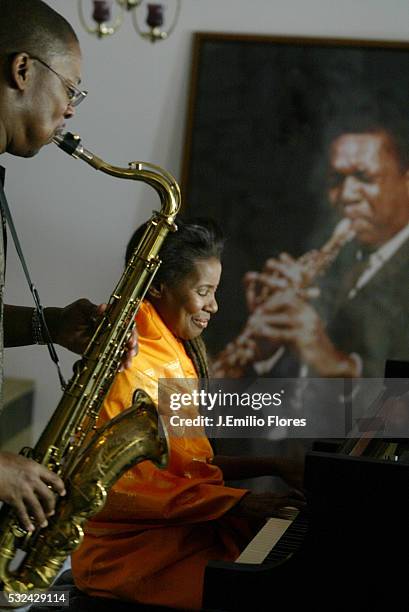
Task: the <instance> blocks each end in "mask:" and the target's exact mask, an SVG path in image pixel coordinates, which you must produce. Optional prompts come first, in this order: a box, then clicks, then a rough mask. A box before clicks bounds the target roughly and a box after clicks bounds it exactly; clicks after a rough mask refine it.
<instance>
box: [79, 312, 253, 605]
mask: <svg viewBox="0 0 409 612" xmlns="http://www.w3.org/2000/svg"><path fill="white" fill-rule="evenodd" d="M137 324H138V331H139V353H138V355H137V357H135V358H134V361H133V364H132V368H131V369H129V370H126V371H124V372H121V373H120V374H118V375H117V377H116V379H115V381H114V384H113V386H112V388H111V390H110V392H109V395H108V397H107V399H106V401H105V403H104V408H103V412H102V415H101V417H102V419H107V418H112V417H114V416H115V415H117V414H118V413H119V412H120V411H121V410H124V409H126V408H128V407H129V406H130V405H131V398H132V395H133V392H134V390H135V389H136V388H143V389H145V390H146V391H147V392H148V393H149V394H150V395H151V397H153V399H155V401H156V400H157V394H158V384H157V381H158V379H159V378H167V379H170V378H179V379H180V378H186V379H196V378H197V375H196V373H195V370H194V367H193V364H192V362H191V360H190V358H189V357H188V356H187V354H186V352H185V350H184V347H183V344H182V343H181V342H180V341H179V340H178V339H177V338H175V336H173V334H172V333H171V332H170V331H169V330H168V328H167V327H166V326H165V324H164V323H163V321H162V320H161V318H160V317H159V315H158V314H157V312H156V311H155V309H154V308H153V306H152V305H151V304H150V303H149V302H144V303H143V304H142V307H141V309H140V311H139V313H138V317H137ZM212 456H213V453H212V448H211V446H210V444H209V441H208V440H207V438H206V437H205V436H201V437H190V438H187V437H179V438H175V437H172V438H171V441H170V461H169V465H168V467H167V469H166V470H160V469H158V468H156V467H155V466H154V464H153V463H152V462H151V461H144V462H142V463H140V464H138V465H137V466H135V467H134V468H132V469H131V470H129V471H128V472H126V474H125V475H124V476H123V477H122V478H121V479H120V480H118V482H117V483H116V485H115V486H114V487H113V488H112V489H111V492H110V494H109V496H108V501H107V503H106V506H105V507H104V509H103V510H102V512H100V513H99V514H98V515H97V516H95V517H93V519H92V520H90V521H89V522H88V524H87V528H86V535H85V538H84V542H83V544H82V545H81V546H80V548H79V549H78V551H77V552H76V553H75V554H74V555H73V559H72V567H73V574H74V578H75V582H76V584H77V586H78V587H79V588H80V589H81V590H83V591H85V592H87V593H89V594H91V595H97V596H102V597H112V598H118V599H123V600H129V601H136V602H140V603H146V604H156V605H163V606H169V607H174V608H177V609H193V610H197V609H200V606H201V600H202V589H203V576H204V568H205V566H206V564H207V562H208V561H209V560H210V559H225V560H229V559H230V560H232V559H234V558H236V557H237V555H238V554H239V552H240V550H241V549H242V548H243V546H245V545H246V543H247V541H248V540H249V538H250V537H251V535H252V534H251V532H250V529H248V528H247V527H246V526H245V525H244V523H243V522H241V521H238V520H237V519H234V518H232V517H227V516H224V515H225V514H226V512H227V511H228V510H229V509H230V508H232V507H233V506H234V505H235V504H236V503H237V502H238V501H239V500H240V499H241V497H242V496H243V495H244V494H245V493H246V491H245V490H244V489H234V488H230V487H226V486H224V483H223V475H222V472H221V470H220V469H219V468H218V467H217V466H216V465H212V464H211V463H209V460H210V459H211V457H212Z"/></svg>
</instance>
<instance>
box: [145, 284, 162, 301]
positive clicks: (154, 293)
mask: <svg viewBox="0 0 409 612" xmlns="http://www.w3.org/2000/svg"><path fill="white" fill-rule="evenodd" d="M148 293H149V295H150V296H151V297H153V298H158V299H159V298H160V297H162V285H159V287H154V286H153V285H151V286H150V287H149V290H148Z"/></svg>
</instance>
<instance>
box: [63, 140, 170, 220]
mask: <svg viewBox="0 0 409 612" xmlns="http://www.w3.org/2000/svg"><path fill="white" fill-rule="evenodd" d="M53 142H54V143H55V144H56V145H57V146H58V147H59V148H60V149H62V150H63V151H64V152H65V153H67V154H68V155H71V156H72V157H74V158H75V159H81V160H82V161H84V162H85V163H87V164H89V165H90V166H92V167H93V168H94V169H95V170H100V171H101V172H104V173H105V174H109V175H110V176H113V177H115V178H121V179H128V180H134V181H142V182H144V183H148V184H149V185H150V186H151V187H152V188H153V189H155V191H156V192H157V193H158V195H159V198H160V201H161V215H162V216H165V217H166V218H167V219H168V221H169V223H173V221H174V217H175V216H176V214H177V213H178V211H179V209H180V206H181V194H180V188H179V185H178V183H177V181H176V179H175V178H174V177H173V175H172V174H171V173H170V172H168V171H167V170H165V169H164V168H161V167H160V166H157V165H155V164H150V163H148V162H142V161H133V162H130V163H129V164H128V168H122V167H119V166H113V165H111V164H108V163H107V162H105V161H104V160H103V159H101V158H100V157H98V156H97V155H95V154H94V153H92V152H91V151H89V150H88V149H85V148H84V146H83V144H82V141H81V138H80V136H78V135H77V134H72V133H71V132H65V133H63V132H59V133H57V134H55V136H54V138H53Z"/></svg>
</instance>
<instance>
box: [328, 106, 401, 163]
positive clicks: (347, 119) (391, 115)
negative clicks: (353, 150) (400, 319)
mask: <svg viewBox="0 0 409 612" xmlns="http://www.w3.org/2000/svg"><path fill="white" fill-rule="evenodd" d="M388 111H389V112H387V111H385V109H382V108H380V107H379V106H377V107H376V108H368V109H367V111H366V112H359V111H356V112H354V111H351V114H348V115H344V116H343V117H340V118H337V120H336V121H334V123H333V125H332V126H330V127H329V129H328V130H327V134H326V136H327V142H328V144H329V145H330V144H331V142H334V140H335V139H336V138H338V137H340V136H342V135H343V134H385V135H386V136H388V137H389V138H390V141H391V143H392V145H393V146H394V148H395V151H396V154H397V156H398V159H399V165H400V168H401V170H402V171H406V170H407V169H408V168H409V118H407V117H404V116H402V113H401V111H399V112H397V111H394V110H393V109H388Z"/></svg>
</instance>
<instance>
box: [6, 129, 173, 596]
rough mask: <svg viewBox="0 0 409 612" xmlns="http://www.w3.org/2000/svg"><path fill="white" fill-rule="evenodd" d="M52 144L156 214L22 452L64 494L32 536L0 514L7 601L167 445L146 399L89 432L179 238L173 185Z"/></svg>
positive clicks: (48, 579) (57, 562)
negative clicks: (155, 205) (165, 249)
mask: <svg viewBox="0 0 409 612" xmlns="http://www.w3.org/2000/svg"><path fill="white" fill-rule="evenodd" d="M54 142H55V143H56V144H57V145H58V146H59V147H60V148H61V149H62V150H63V151H65V152H66V153H68V154H69V155H72V156H73V157H75V158H79V159H82V160H83V161H85V162H86V163H88V164H89V165H91V166H92V167H93V168H95V169H96V170H100V171H101V172H104V173H106V174H110V175H111V176H114V177H116V178H121V179H130V180H136V181H142V182H145V183H148V184H149V185H150V186H151V187H153V189H155V190H156V192H157V193H158V195H159V198H160V201H161V210H160V211H159V212H154V213H153V215H152V217H151V219H150V220H149V222H148V224H147V229H146V231H145V233H144V235H143V237H142V239H141V241H140V243H139V245H138V246H137V248H136V249H135V252H134V253H133V256H132V258H131V260H130V262H129V264H128V265H127V267H126V269H125V271H124V272H123V274H122V276H121V278H120V280H119V282H118V284H117V286H116V288H115V290H114V292H113V293H112V295H111V297H110V300H109V303H108V307H107V310H106V311H105V313H104V315H103V317H102V319H101V322H100V323H99V325H98V328H97V329H96V331H95V333H94V335H93V337H92V338H91V340H90V343H89V345H88V347H87V349H86V351H85V353H84V356H83V357H82V359H81V361H79V362H77V363H76V364H75V368H74V375H73V377H72V378H71V380H70V381H69V383H68V385H67V387H66V389H65V391H64V393H63V396H62V398H61V400H60V402H59V404H58V406H57V408H56V410H55V412H54V414H53V416H52V417H51V420H50V421H49V423H48V425H47V426H46V429H45V430H44V432H43V433H42V435H41V437H40V439H39V441H38V443H37V444H36V446H35V447H34V448H33V449H28V451H29V452H27V451H26V452H24V454H25V455H26V456H30V457H31V458H33V459H35V460H36V461H38V462H39V463H41V464H43V465H44V466H47V467H48V468H49V469H50V470H53V471H54V472H56V473H57V474H58V475H59V476H61V478H62V479H63V481H64V483H65V488H66V491H67V494H66V496H65V497H63V498H60V499H59V500H58V503H57V505H56V510H55V514H54V516H52V517H51V518H50V519H49V521H48V526H47V527H46V528H45V529H41V530H37V531H35V532H34V533H33V534H29V533H27V532H26V531H25V530H23V529H22V528H21V526H20V525H19V523H18V520H17V519H16V516H15V514H14V511H13V510H12V509H11V508H10V507H5V508H3V511H2V517H1V519H0V581H2V583H3V589H4V591H6V592H9V593H10V592H14V593H16V592H17V593H25V592H27V591H30V590H33V589H45V588H47V587H49V586H50V585H51V584H52V582H53V581H54V579H55V577H56V576H57V574H58V572H59V570H60V568H61V566H62V564H63V563H64V560H65V559H66V557H67V556H68V555H69V554H70V553H71V552H73V551H74V550H75V549H76V548H77V547H78V546H79V545H80V543H81V540H82V537H83V529H82V525H83V524H84V523H85V521H86V520H87V519H88V518H89V517H91V516H93V515H94V514H95V513H96V512H98V511H99V510H100V509H101V508H102V507H103V505H104V503H105V499H106V496H107V491H108V490H109V488H110V487H111V486H112V485H113V484H114V483H115V481H116V480H118V478H119V477H120V476H121V475H122V474H123V473H124V472H125V471H126V470H127V469H129V468H130V467H131V466H133V465H135V464H136V463H138V462H140V461H144V460H145V459H149V460H151V461H153V462H154V463H155V464H156V465H158V466H160V467H164V466H166V463H167V444H166V441H165V440H164V439H163V438H161V437H160V435H159V431H158V429H159V428H158V416H157V412H156V408H155V405H154V403H153V401H152V400H151V399H150V398H149V396H148V395H147V394H146V393H145V392H144V391H142V390H138V391H137V392H136V393H135V396H134V401H133V405H132V407H131V408H129V409H128V410H126V411H125V412H123V413H121V414H120V415H118V416H117V417H116V418H115V419H113V420H112V421H109V422H108V423H107V424H105V425H104V426H103V427H102V428H101V429H98V430H96V428H95V423H96V419H97V417H98V415H99V412H100V409H101V407H102V404H103V401H104V398H105V396H106V395H107V393H108V391H109V389H110V386H111V384H112V382H113V379H114V376H115V374H116V372H117V370H118V366H119V365H120V362H121V357H122V354H123V352H124V349H125V346H126V343H127V340H128V338H129V335H130V333H131V330H132V327H133V325H134V319H135V315H136V313H137V311H138V309H139V306H140V304H141V302H142V300H143V298H144V296H145V294H146V292H147V291H148V289H149V286H150V284H151V282H152V280H153V278H154V275H155V273H156V271H157V269H158V267H159V265H160V263H161V262H160V259H159V258H158V254H159V251H160V248H161V245H162V244H163V241H164V240H165V238H166V236H167V234H168V232H169V231H174V230H176V229H177V228H176V226H175V224H174V220H175V216H176V214H177V212H178V210H179V208H180V200H181V197H180V190H179V186H178V184H177V182H176V180H175V179H174V178H173V176H172V175H171V174H169V173H168V172H166V171H165V170H163V169H162V168H160V167H158V166H154V165H152V164H147V163H145V162H131V163H130V164H129V167H128V168H120V167H116V166H111V165H110V164H107V163H106V162H104V161H103V160H102V159H100V158H99V157H97V156H96V155H94V154H93V153H91V152H90V151H88V150H86V149H84V148H83V146H82V144H81V140H80V138H79V137H78V136H74V135H73V134H70V133H66V134H60V135H57V136H56V137H55V139H54ZM24 450H25V449H24ZM17 550H22V551H24V552H25V553H26V555H25V558H24V559H23V561H22V562H21V563H20V565H19V567H18V568H17V569H14V570H11V569H10V565H11V562H12V561H13V560H14V558H15V555H16V552H17Z"/></svg>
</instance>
